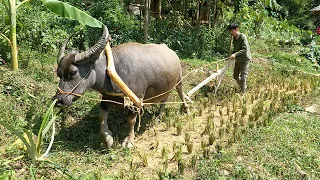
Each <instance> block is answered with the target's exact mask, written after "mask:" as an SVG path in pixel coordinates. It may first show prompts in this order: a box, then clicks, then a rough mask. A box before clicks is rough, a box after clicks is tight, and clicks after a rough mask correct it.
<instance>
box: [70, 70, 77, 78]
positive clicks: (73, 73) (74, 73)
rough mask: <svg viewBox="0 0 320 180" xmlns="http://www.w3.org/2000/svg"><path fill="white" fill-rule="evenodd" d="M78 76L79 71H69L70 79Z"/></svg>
mask: <svg viewBox="0 0 320 180" xmlns="http://www.w3.org/2000/svg"><path fill="white" fill-rule="evenodd" d="M76 74H77V70H71V71H69V76H70V77H72V76H74V75H76Z"/></svg>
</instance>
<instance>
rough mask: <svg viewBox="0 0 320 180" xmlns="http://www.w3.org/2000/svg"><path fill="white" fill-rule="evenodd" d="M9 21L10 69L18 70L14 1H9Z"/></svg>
mask: <svg viewBox="0 0 320 180" xmlns="http://www.w3.org/2000/svg"><path fill="white" fill-rule="evenodd" d="M10 20H11V43H12V47H11V63H12V69H13V70H16V69H18V49H17V33H16V29H17V11H16V1H15V0H10Z"/></svg>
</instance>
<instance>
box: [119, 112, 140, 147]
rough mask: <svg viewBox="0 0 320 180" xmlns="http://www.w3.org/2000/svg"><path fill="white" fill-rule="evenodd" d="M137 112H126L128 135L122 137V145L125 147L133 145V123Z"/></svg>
mask: <svg viewBox="0 0 320 180" xmlns="http://www.w3.org/2000/svg"><path fill="white" fill-rule="evenodd" d="M137 115H138V113H137V112H132V111H129V114H128V127H129V133H128V136H127V137H126V138H125V139H124V141H123V143H122V147H125V148H131V147H133V145H134V137H135V135H134V125H135V124H136V119H137Z"/></svg>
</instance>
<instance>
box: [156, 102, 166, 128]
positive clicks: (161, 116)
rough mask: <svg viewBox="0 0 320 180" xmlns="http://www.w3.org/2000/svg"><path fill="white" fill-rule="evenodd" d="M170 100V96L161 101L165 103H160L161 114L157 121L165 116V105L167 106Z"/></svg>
mask: <svg viewBox="0 0 320 180" xmlns="http://www.w3.org/2000/svg"><path fill="white" fill-rule="evenodd" d="M167 101H168V96H167V97H166V98H164V99H163V100H162V101H161V103H163V104H161V105H160V113H159V115H158V116H157V117H156V121H159V122H160V121H161V120H162V118H163V116H164V110H165V107H166V104H165V103H166V102H167Z"/></svg>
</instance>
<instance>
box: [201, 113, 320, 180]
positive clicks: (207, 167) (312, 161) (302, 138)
mask: <svg viewBox="0 0 320 180" xmlns="http://www.w3.org/2000/svg"><path fill="white" fill-rule="evenodd" d="M319 137H320V117H319V116H315V115H311V114H307V113H304V112H298V113H283V114H280V115H279V116H277V117H276V118H274V121H273V123H272V124H271V125H270V126H269V127H262V128H258V129H255V130H250V131H248V133H247V134H246V135H245V136H244V137H242V140H241V141H240V142H238V143H236V144H234V145H233V146H232V147H231V148H228V149H225V150H223V151H222V152H221V153H220V154H216V155H215V156H214V157H212V158H210V159H209V160H203V161H202V162H201V163H200V165H199V175H198V178H199V179H220V178H226V179H233V178H240V179H258V178H262V179H270V178H278V179H303V178H308V179H319V178H320V157H319V149H320V144H319V142H320V139H319Z"/></svg>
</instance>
